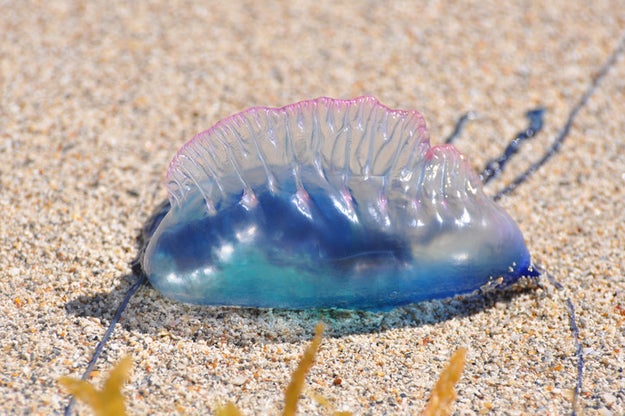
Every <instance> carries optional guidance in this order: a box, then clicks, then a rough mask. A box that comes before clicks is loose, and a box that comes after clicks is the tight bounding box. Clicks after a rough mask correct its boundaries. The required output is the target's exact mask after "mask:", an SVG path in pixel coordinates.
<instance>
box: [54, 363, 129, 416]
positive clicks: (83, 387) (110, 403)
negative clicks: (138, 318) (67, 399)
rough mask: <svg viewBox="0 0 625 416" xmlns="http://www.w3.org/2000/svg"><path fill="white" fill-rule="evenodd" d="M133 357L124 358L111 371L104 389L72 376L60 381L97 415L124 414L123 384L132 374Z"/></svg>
mask: <svg viewBox="0 0 625 416" xmlns="http://www.w3.org/2000/svg"><path fill="white" fill-rule="evenodd" d="M131 367H132V358H131V357H130V356H129V355H127V356H125V357H124V358H122V359H121V360H120V361H119V362H118V363H117V365H116V366H115V367H113V369H112V370H111V372H110V373H109V377H108V379H106V381H105V382H104V387H102V390H98V389H96V388H95V387H94V386H93V385H92V384H91V383H89V382H88V381H84V380H80V379H75V378H72V377H61V378H60V379H59V383H61V384H62V385H63V386H65V388H66V389H67V390H68V391H69V392H70V393H71V394H72V395H74V397H76V398H77V399H78V400H81V401H83V402H85V403H86V404H87V405H89V406H90V407H91V408H92V409H93V412H94V413H95V414H96V415H97V416H124V415H125V414H126V406H125V402H124V396H123V395H122V392H121V391H122V386H123V385H124V383H125V382H126V381H127V380H128V377H129V376H130V369H131Z"/></svg>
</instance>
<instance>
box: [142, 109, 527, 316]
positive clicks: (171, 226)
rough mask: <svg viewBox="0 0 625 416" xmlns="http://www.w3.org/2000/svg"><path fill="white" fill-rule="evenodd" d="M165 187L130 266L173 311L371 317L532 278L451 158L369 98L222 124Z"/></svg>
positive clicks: (464, 170) (519, 249) (177, 160)
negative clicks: (322, 311) (368, 312)
mask: <svg viewBox="0 0 625 416" xmlns="http://www.w3.org/2000/svg"><path fill="white" fill-rule="evenodd" d="M167 182H168V183H167V186H168V190H169V199H170V204H171V207H165V208H164V211H168V212H167V213H166V215H164V218H163V219H162V221H161V222H160V224H158V227H156V230H155V231H154V234H153V235H152V236H151V238H150V242H149V244H148V247H147V249H146V252H145V255H144V257H143V261H142V265H143V269H144V270H145V272H146V273H147V275H148V278H149V279H150V282H151V283H152V284H153V285H154V286H155V287H156V288H157V289H158V290H160V291H161V292H162V293H163V294H165V295H166V296H169V297H171V298H174V299H176V300H179V301H183V302H190V303H198V304H209V305H239V306H257V307H283V308H310V307H320V308H321V307H338V308H358V309H378V308H387V307H392V306H396V305H402V304H407V303H412V302H418V301H422V300H429V299H435V298H443V297H449V296H453V295H456V294H463V293H470V292H473V291H475V290H477V289H479V288H481V287H482V286H484V285H486V284H489V282H493V281H495V280H497V281H498V282H499V284H500V285H508V284H510V283H513V282H515V281H516V280H518V279H519V278H520V277H521V276H527V275H535V272H534V271H533V270H532V267H531V260H530V256H529V253H528V251H527V248H526V247H525V243H524V240H523V236H522V235H521V232H520V231H519V229H518V227H517V225H516V224H515V222H514V221H513V220H512V219H511V218H510V217H509V216H508V215H507V214H506V213H505V212H504V211H503V210H502V209H501V208H500V207H498V206H497V205H496V204H495V203H494V202H493V201H492V200H491V199H489V198H488V197H487V196H486V195H484V193H483V192H482V184H481V182H480V179H479V177H478V176H477V174H475V173H474V172H473V171H472V170H471V169H470V167H469V166H468V164H467V163H466V161H465V159H464V157H463V156H462V155H461V154H460V153H458V151H457V150H456V149H455V148H454V147H453V146H451V145H442V146H435V147H431V146H430V145H429V139H428V135H427V130H426V127H425V121H424V120H423V118H422V117H421V115H420V114H419V113H417V112H416V111H397V110H390V109H388V108H387V107H385V106H383V105H381V104H380V103H378V102H377V100H375V99H374V98H372V97H360V98H356V99H354V100H334V99H330V98H319V99H316V100H310V101H302V102H299V103H296V104H293V105H290V106H287V107H283V108H265V107H256V108H252V109H249V110H247V111H244V112H242V113H239V114H236V115H234V116H232V117H230V118H228V119H225V120H222V121H220V122H219V123H217V124H216V125H215V126H214V127H212V128H211V129H210V130H207V131H206V132H203V133H200V134H199V135H197V136H196V137H195V138H193V140H191V141H190V142H189V143H187V144H186V145H184V146H183V147H182V149H180V151H179V152H178V154H177V155H176V156H175V157H174V160H173V161H172V163H171V165H170V167H169V171H168V175H167ZM163 213H164V212H163Z"/></svg>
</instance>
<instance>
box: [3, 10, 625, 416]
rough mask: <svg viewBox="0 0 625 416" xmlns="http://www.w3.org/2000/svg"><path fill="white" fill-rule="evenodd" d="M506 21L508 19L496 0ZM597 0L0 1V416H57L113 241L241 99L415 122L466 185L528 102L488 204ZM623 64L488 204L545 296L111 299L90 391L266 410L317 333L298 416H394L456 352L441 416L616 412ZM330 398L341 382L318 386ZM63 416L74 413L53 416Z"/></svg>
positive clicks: (98, 320)
mask: <svg viewBox="0 0 625 416" xmlns="http://www.w3.org/2000/svg"><path fill="white" fill-rule="evenodd" d="M518 3H521V2H518ZM624 6H625V3H623V2H622V1H601V0H599V1H593V2H592V3H590V4H589V3H588V2H585V1H550V2H547V1H539V2H531V3H530V2H523V3H522V4H506V3H500V2H495V1H484V2H454V1H428V2H408V1H407V2H390V3H388V4H383V3H382V2H345V3H344V4H342V5H339V4H335V2H332V1H326V0H315V1H296V2H274V3H272V4H268V5H262V4H261V2H253V1H248V2H240V1H229V2H224V4H221V3H218V2H214V3H212V4H211V3H205V4H197V3H195V2H191V1H150V2H140V3H139V2H137V3H134V2H124V1H114V2H83V1H75V2H69V1H51V2H34V1H33V2H26V1H24V2H22V1H3V2H0V33H2V36H1V38H2V42H1V44H0V87H1V93H0V209H1V212H2V214H1V216H2V220H1V221H0V237H1V238H2V244H0V311H1V316H0V330H1V333H2V336H1V337H0V397H1V398H2V399H0V413H3V414H41V415H44V414H45V415H48V414H58V413H60V412H62V409H63V407H64V406H65V405H66V403H67V401H68V399H69V395H68V394H67V393H66V392H65V391H64V390H63V388H62V387H61V386H60V385H59V383H58V379H59V377H61V376H64V375H71V376H75V377H79V376H80V375H81V374H82V372H83V371H84V369H85V367H86V365H87V362H88V360H89V359H90V357H91V354H92V352H93V349H94V347H95V345H96V343H97V341H98V340H99V339H101V337H102V336H103V334H104V331H105V329H106V327H107V326H108V324H109V322H110V319H111V317H112V316H113V314H114V312H115V310H116V308H117V306H118V305H119V303H120V301H121V299H122V297H123V295H124V293H125V291H126V290H127V288H128V287H129V286H130V284H131V283H132V282H133V281H134V279H135V278H134V277H133V276H132V273H131V270H130V266H129V262H130V261H131V260H132V259H133V258H134V257H135V256H136V254H137V247H136V244H137V240H136V236H137V234H138V232H139V229H140V227H141V226H142V224H143V222H144V221H145V220H146V219H147V218H148V217H149V215H150V213H151V211H152V210H153V208H154V207H155V206H156V205H157V204H158V203H159V202H160V201H161V200H163V199H164V198H165V197H166V192H165V186H164V175H165V173H166V170H167V165H168V163H169V161H170V160H171V157H172V156H173V155H174V154H175V152H176V150H177V149H178V148H179V147H180V146H181V145H182V144H183V143H185V142H186V141H187V140H189V139H190V138H191V137H192V136H193V135H194V134H195V133H197V132H199V131H202V130H205V129H207V128H209V127H210V126H212V125H213V124H214V123H215V122H216V121H218V120H219V119H221V118H223V117H226V116H228V115H230V114H233V113H236V112H238V111H240V110H243V109H245V108H248V107H251V106H254V105H267V106H281V105H285V104H289V103H292V102H296V101H299V100H302V99H309V98H314V97H318V96H331V97H337V98H350V97H355V96H360V95H374V96H376V97H378V98H379V99H380V100H381V101H382V102H383V103H384V104H386V105H388V106H390V107H392V108H404V109H417V110H419V111H420V112H422V113H423V115H424V116H425V118H426V119H427V121H428V125H429V129H430V135H431V140H432V143H435V144H436V143H440V142H441V141H443V140H444V138H445V137H446V136H447V135H448V134H450V133H451V131H452V130H453V126H454V123H455V121H456V120H457V119H458V118H459V117H460V116H461V115H462V114H464V113H465V112H467V111H475V112H476V113H478V118H477V119H476V120H474V121H472V122H471V123H469V124H468V125H467V127H466V130H465V131H464V133H463V135H462V137H461V138H460V139H459V140H458V142H457V147H458V148H459V149H460V150H461V151H462V152H463V153H464V154H466V156H467V158H468V160H469V161H470V163H471V164H472V165H473V166H475V168H476V169H479V168H480V167H482V166H483V165H484V163H485V162H486V161H487V160H489V159H490V158H492V157H494V156H496V155H498V154H499V153H500V152H501V151H502V149H503V148H504V147H505V145H506V144H507V142H508V141H509V140H510V139H511V138H512V137H513V136H514V134H515V133H516V132H518V131H519V130H521V129H523V128H525V126H526V125H527V120H526V119H525V112H526V111H527V110H529V109H532V108H536V107H538V106H544V107H545V108H546V109H547V113H546V115H545V127H544V130H543V131H542V132H541V133H540V134H539V135H538V137H536V138H535V139H534V140H532V141H531V142H528V143H527V144H525V145H524V146H523V147H522V150H521V152H520V154H519V155H518V156H517V157H516V158H515V159H514V161H513V162H512V163H511V164H510V166H509V169H508V170H507V171H506V172H505V174H504V175H503V176H502V177H500V178H497V179H496V180H494V181H492V182H491V183H490V184H489V185H488V186H487V187H486V192H487V193H488V194H489V195H494V194H495V193H496V192H497V191H498V190H499V189H501V188H503V187H504V186H505V185H506V184H507V183H509V182H510V181H511V180H512V179H513V178H514V177H515V176H516V175H518V174H519V173H520V172H522V171H523V170H524V169H526V168H527V167H528V166H529V164H530V163H532V162H533V161H536V160H538V159H539V158H540V157H541V155H542V154H543V152H544V151H545V150H546V149H547V148H548V147H549V145H550V143H552V142H553V140H554V139H555V137H556V135H557V134H558V132H559V131H560V130H561V129H562V127H563V125H564V123H565V121H566V119H567V116H568V114H569V112H570V111H571V109H572V107H573V106H574V105H575V103H576V102H577V101H578V100H579V98H580V97H581V96H582V94H583V93H584V91H585V90H586V89H587V88H588V87H589V85H590V84H591V83H592V80H593V79H594V77H595V76H596V75H597V71H599V69H600V67H601V65H602V63H603V62H605V61H606V59H607V58H608V56H609V55H610V53H611V52H612V50H613V49H614V48H615V47H616V46H617V44H618V43H619V39H620V38H621V37H622V36H623V35H622V33H623V30H624V29H625V15H624V14H623V13H622V10H623V7H624ZM624 109H625V59H620V60H619V61H618V62H617V63H616V64H615V65H614V66H613V68H612V69H611V71H610V72H609V73H608V74H607V76H606V77H605V78H604V79H603V82H602V83H601V85H600V86H599V88H598V89H597V90H596V91H595V94H594V95H593V96H592V97H591V98H590V99H589V101H588V102H587V105H586V106H585V107H584V108H582V109H581V111H580V112H579V115H578V118H577V119H576V120H575V123H574V124H573V126H572V128H571V131H570V135H569V136H568V138H567V140H566V142H565V143H564V145H563V147H562V149H561V151H560V152H559V153H558V154H557V155H556V156H555V157H553V159H552V160H550V161H549V162H548V163H547V164H546V165H545V166H544V167H543V168H541V169H540V170H539V171H538V172H536V174H534V175H533V176H532V177H531V178H530V179H529V180H528V181H527V182H525V183H524V184H522V185H521V186H520V187H519V188H518V189H517V190H516V191H514V192H513V193H511V194H509V195H507V196H505V197H504V198H503V199H502V200H501V201H500V204H501V205H502V206H503V207H504V208H505V209H506V210H507V212H508V213H509V214H510V215H511V216H512V217H513V218H514V219H515V220H516V221H517V222H518V224H519V226H520V228H521V230H522V231H523V233H524V236H525V239H526V241H527V245H528V247H529V249H530V251H531V253H532V255H533V258H534V260H535V261H536V262H537V263H539V264H541V265H542V266H543V267H544V269H545V270H546V271H548V273H550V274H551V275H552V276H553V277H554V278H555V279H556V280H557V281H559V282H560V283H561V284H562V285H563V287H564V289H563V290H561V291H558V290H556V289H555V288H554V286H553V285H551V284H549V283H548V282H546V281H544V280H543V283H544V284H543V285H542V286H543V287H541V288H537V289H534V290H529V291H524V292H521V293H515V294H509V295H499V296H487V297H478V298H472V299H470V300H466V299H464V300H463V299H454V300H444V301H437V302H430V303H424V304H420V305H415V306H410V307H405V308H399V309H396V310H394V311H391V312H386V313H364V312H346V311H322V312H320V311H303V312H292V311H280V310H254V309H236V308H210V307H198V306H190V305H184V304H180V303H176V302H174V301H170V300H168V299H166V298H164V297H163V296H161V295H160V294H159V293H158V292H156V291H155V290H154V289H152V288H151V287H144V288H142V289H140V290H139V292H138V294H137V295H136V296H135V297H134V298H133V299H132V301H131V302H130V305H129V306H128V309H127V310H126V312H125V313H124V315H123V318H122V322H121V323H120V324H119V325H118V326H117V328H116V331H115V333H114V334H113V337H112V339H111V340H110V342H109V344H108V345H107V347H106V349H105V353H104V355H103V356H102V358H101V359H100V361H99V363H98V366H97V369H98V372H97V373H96V374H95V376H94V377H93V380H94V382H95V383H96V384H98V383H100V382H101V381H102V379H103V377H104V376H105V375H106V374H107V373H108V371H110V369H111V367H112V366H113V364H114V363H116V362H117V361H119V359H120V358H121V357H122V356H124V355H127V354H130V355H131V356H132V358H133V360H134V368H133V371H132V376H131V379H130V382H129V383H128V384H127V385H126V387H125V388H124V394H125V395H126V397H127V398H128V411H129V414H133V415H135V414H137V415H139V414H188V415H193V414H208V413H210V412H211V411H212V410H213V409H214V408H215V406H216V405H217V404H219V403H224V402H225V401H227V400H232V401H234V402H236V403H237V405H239V406H240V407H241V408H242V409H243V411H244V413H245V414H247V415H252V414H258V415H261V414H263V415H264V414H278V412H279V409H280V408H281V406H282V403H283V401H282V398H283V391H284V389H285V387H286V385H287V383H288V380H289V375H290V373H291V372H292V371H293V369H294V368H295V366H296V364H297V362H298V360H299V357H300V355H301V353H302V351H303V350H304V348H305V346H306V345H307V344H308V342H309V340H310V339H311V337H312V334H313V328H314V326H315V324H316V323H317V321H319V320H323V321H325V322H326V326H327V329H326V334H325V337H324V340H323V343H322V345H321V350H320V352H319V355H318V360H317V363H316V365H315V366H314V367H313V369H312V370H311V372H310V374H309V375H308V377H307V393H306V394H305V395H304V398H303V399H302V400H301V403H300V409H301V414H306V415H315V414H327V412H326V411H325V410H324V409H323V408H321V407H319V405H318V404H317V402H316V401H315V400H314V399H313V396H314V394H318V395H321V396H323V397H325V398H326V399H328V400H329V401H330V402H331V403H333V405H334V406H335V408H336V409H338V410H351V411H353V412H354V413H355V414H357V415H382V414H398V415H406V414H418V413H419V412H420V411H421V410H422V409H423V408H424V406H425V403H426V400H427V398H428V397H429V393H430V389H431V388H432V386H433V385H434V383H435V381H436V379H437V377H438V374H439V373H440V371H441V370H442V368H443V367H444V366H445V364H446V362H447V360H448V359H449V357H450V355H451V354H452V353H453V351H455V350H456V349H457V348H459V347H466V348H467V350H468V353H467V364H466V369H465V372H464V374H463V376H462V378H461V380H460V382H459V384H458V400H457V402H456V404H455V407H454V408H455V411H456V414H476V413H481V414H550V415H559V414H569V413H571V411H572V397H573V390H574V387H575V383H576V376H577V370H576V365H577V359H576V357H575V341H574V339H573V336H572V332H571V329H570V326H569V315H568V312H567V307H566V299H567V298H570V300H571V301H572V303H573V304H574V305H575V308H576V313H577V324H578V325H579V332H580V341H581V346H582V352H583V357H584V361H585V371H584V379H583V381H584V383H583V390H582V392H581V394H580V396H579V402H578V410H579V411H580V413H583V414H601V415H610V414H614V415H618V414H624V413H625V374H624V372H623V367H625V351H624V349H625V278H624V273H625V254H624V249H625V117H624V116H623V110H624ZM336 379H340V380H341V382H340V383H339V384H338V385H336V384H337V383H335V380H336ZM77 410H78V411H79V412H80V414H89V411H88V410H87V408H86V407H85V406H84V405H82V404H80V405H78V406H77Z"/></svg>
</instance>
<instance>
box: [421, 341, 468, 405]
mask: <svg viewBox="0 0 625 416" xmlns="http://www.w3.org/2000/svg"><path fill="white" fill-rule="evenodd" d="M466 355H467V350H466V348H458V350H457V351H456V352H455V353H454V354H453V355H452V356H451V358H450V359H449V364H447V367H446V368H445V369H444V370H443V372H442V373H441V375H440V378H439V379H438V382H436V385H435V386H434V389H433V390H432V395H431V396H430V400H429V402H428V404H427V407H426V408H425V410H424V411H423V416H447V415H450V414H451V406H452V404H453V403H454V401H455V400H456V397H457V395H456V390H455V386H456V383H458V380H460V376H461V375H462V370H464V363H465V359H466Z"/></svg>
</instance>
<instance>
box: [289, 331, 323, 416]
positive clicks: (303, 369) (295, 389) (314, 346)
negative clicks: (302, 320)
mask: <svg viewBox="0 0 625 416" xmlns="http://www.w3.org/2000/svg"><path fill="white" fill-rule="evenodd" d="M322 333H323V324H322V323H321V322H319V323H318V324H317V327H316V328H315V336H314V338H313V339H312V341H311V343H310V345H309V346H308V348H306V350H305V351H304V355H303V356H302V359H301V361H300V362H299V365H298V366H297V369H296V370H295V371H294V372H293V374H292V375H291V382H290V383H289V385H288V387H287V388H286V392H285V394H284V411H283V412H282V415H283V416H295V411H296V410H297V402H298V400H299V395H300V393H301V392H302V389H303V388H304V379H305V378H306V374H307V373H308V371H310V368H311V367H312V365H313V364H314V362H315V354H317V351H318V350H319V346H320V345H321V334H322Z"/></svg>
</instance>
